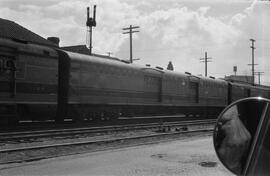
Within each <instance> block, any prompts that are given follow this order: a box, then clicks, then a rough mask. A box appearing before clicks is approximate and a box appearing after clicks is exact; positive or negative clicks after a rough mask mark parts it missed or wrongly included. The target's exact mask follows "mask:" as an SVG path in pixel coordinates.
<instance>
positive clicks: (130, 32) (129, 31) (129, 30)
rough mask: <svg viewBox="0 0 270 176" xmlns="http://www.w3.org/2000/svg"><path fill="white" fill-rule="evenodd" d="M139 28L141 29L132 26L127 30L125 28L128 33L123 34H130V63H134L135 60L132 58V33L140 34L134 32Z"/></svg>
mask: <svg viewBox="0 0 270 176" xmlns="http://www.w3.org/2000/svg"><path fill="white" fill-rule="evenodd" d="M137 28H140V27H139V26H132V25H130V26H129V27H127V28H123V30H124V31H126V30H128V31H127V32H123V34H129V42H130V44H129V46H130V55H129V60H130V61H129V62H130V63H132V62H133V58H132V54H133V53H132V33H135V32H140V31H133V29H137Z"/></svg>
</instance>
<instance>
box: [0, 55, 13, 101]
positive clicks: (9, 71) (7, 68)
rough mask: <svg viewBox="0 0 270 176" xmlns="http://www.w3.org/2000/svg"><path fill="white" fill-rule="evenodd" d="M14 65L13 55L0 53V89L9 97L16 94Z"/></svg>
mask: <svg viewBox="0 0 270 176" xmlns="http://www.w3.org/2000/svg"><path fill="white" fill-rule="evenodd" d="M15 72H16V65H15V59H14V58H13V57H7V56H1V55H0V82H1V86H0V91H1V92H4V93H5V94H6V95H8V97H9V98H12V97H15V95H16V73H15Z"/></svg>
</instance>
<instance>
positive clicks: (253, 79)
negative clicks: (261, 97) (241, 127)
mask: <svg viewBox="0 0 270 176" xmlns="http://www.w3.org/2000/svg"><path fill="white" fill-rule="evenodd" d="M250 41H251V47H250V48H251V50H252V62H251V64H248V65H251V71H252V83H253V84H255V74H254V66H255V65H258V64H255V63H254V50H255V49H256V48H255V47H254V42H255V41H256V40H254V39H250Z"/></svg>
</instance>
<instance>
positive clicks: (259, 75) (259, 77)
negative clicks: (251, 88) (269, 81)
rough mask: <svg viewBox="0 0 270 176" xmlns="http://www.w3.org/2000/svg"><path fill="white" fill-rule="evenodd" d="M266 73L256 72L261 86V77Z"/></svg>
mask: <svg viewBox="0 0 270 176" xmlns="http://www.w3.org/2000/svg"><path fill="white" fill-rule="evenodd" d="M263 73H264V72H255V74H258V81H259V85H261V75H263Z"/></svg>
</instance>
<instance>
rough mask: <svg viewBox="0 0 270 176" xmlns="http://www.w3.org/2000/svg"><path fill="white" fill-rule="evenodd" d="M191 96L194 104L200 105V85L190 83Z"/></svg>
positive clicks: (193, 82)
mask: <svg viewBox="0 0 270 176" xmlns="http://www.w3.org/2000/svg"><path fill="white" fill-rule="evenodd" d="M189 93H190V94H189V95H190V98H191V102H192V103H199V83H198V82H195V81H190V83H189Z"/></svg>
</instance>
